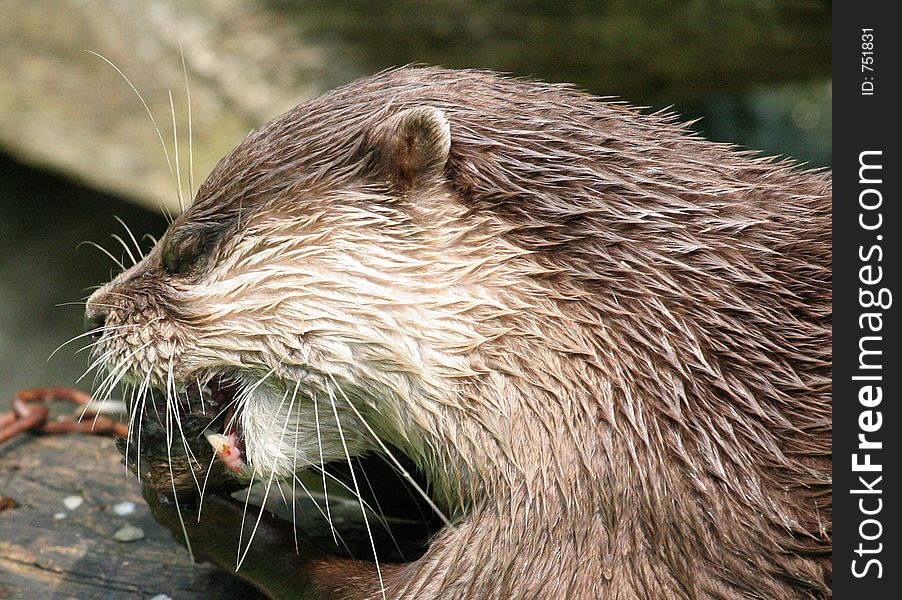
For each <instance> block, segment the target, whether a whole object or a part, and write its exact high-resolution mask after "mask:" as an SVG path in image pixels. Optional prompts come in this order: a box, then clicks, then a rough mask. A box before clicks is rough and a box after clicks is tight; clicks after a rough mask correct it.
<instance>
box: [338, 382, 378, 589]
mask: <svg viewBox="0 0 902 600" xmlns="http://www.w3.org/2000/svg"><path fill="white" fill-rule="evenodd" d="M333 383H334V379H333ZM332 387H333V386H326V388H327V390H328V392H329V402H331V404H332V414H333V415H335V424H336V425H337V427H338V437H339V438H340V439H341V446H342V448H344V451H345V457H346V458H347V459H348V468H349V469H350V471H351V482H352V483H353V484H354V491H355V492H356V494H357V500H358V502H359V503H360V512H361V514H362V515H363V524H364V525H365V526H366V533H367V535H368V536H369V538H370V547H371V548H372V550H373V561H374V562H375V563H376V574H377V575H378V576H379V589H380V590H381V592H382V600H386V596H385V581H384V580H383V579H382V568H381V567H380V566H379V556H378V555H377V553H376V541H375V540H374V539H373V531H372V529H371V528H370V520H369V519H368V518H367V516H366V508H365V507H364V506H363V497H362V496H361V495H360V485H358V483H357V475H355V474H354V465H353V464H351V453H350V452H348V444H347V442H346V440H345V435H344V431H343V430H342V427H341V419H339V418H338V407H337V406H336V405H335V394H334V393H333V391H332Z"/></svg>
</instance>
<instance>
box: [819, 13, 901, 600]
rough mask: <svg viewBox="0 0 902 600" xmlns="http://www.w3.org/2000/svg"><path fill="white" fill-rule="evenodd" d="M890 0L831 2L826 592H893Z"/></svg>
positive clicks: (897, 587)
mask: <svg viewBox="0 0 902 600" xmlns="http://www.w3.org/2000/svg"><path fill="white" fill-rule="evenodd" d="M895 5H896V3H894V2H874V1H851V0H840V1H837V2H834V3H833V185H834V189H833V333H834V344H833V380H834V386H833V426H834V431H833V474H834V478H833V505H834V513H833V531H834V536H833V590H834V597H835V598H837V599H840V600H842V599H845V598H853V599H855V600H862V599H864V598H867V599H872V598H873V599H882V598H900V597H902V551H900V546H902V529H900V524H902V519H900V513H902V493H900V489H902V465H900V462H902V460H900V459H902V456H900V455H902V410H900V408H899V407H900V403H902V385H900V382H902V360H900V351H899V347H900V345H902V331H900V327H899V322H900V315H899V313H900V306H898V305H900V304H902V289H900V286H899V282H900V272H902V252H900V237H902V217H900V211H899V208H898V207H899V203H900V198H899V179H900V178H902V172H900V170H899V164H900V161H899V148H900V145H902V144H900V140H899V137H900V136H902V133H900V132H902V128H900V127H899V122H900V119H899V112H900V110H902V102H900V100H902V98H900V96H899V94H898V86H897V84H896V80H897V79H898V77H899V75H900V73H899V70H900V69H899V67H900V64H902V59H900V57H902V53H900V44H899V38H900V35H902V23H900V22H899V20H898V19H897V18H895V17H894V16H893V15H891V12H894V11H891V10H890V9H891V8H894V7H895Z"/></svg>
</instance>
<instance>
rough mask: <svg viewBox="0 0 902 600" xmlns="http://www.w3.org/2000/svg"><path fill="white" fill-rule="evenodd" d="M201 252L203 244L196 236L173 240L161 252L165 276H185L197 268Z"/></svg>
mask: <svg viewBox="0 0 902 600" xmlns="http://www.w3.org/2000/svg"><path fill="white" fill-rule="evenodd" d="M203 252H204V244H203V241H202V239H201V238H200V237H198V236H185V237H181V238H173V239H171V240H169V243H168V244H166V247H165V248H164V250H163V256H162V263H163V272H164V273H166V274H167V275H187V274H189V273H191V272H192V271H194V270H195V269H196V268H197V267H198V266H199V263H200V259H201V257H202V256H203Z"/></svg>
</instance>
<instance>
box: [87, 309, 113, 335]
mask: <svg viewBox="0 0 902 600" xmlns="http://www.w3.org/2000/svg"><path fill="white" fill-rule="evenodd" d="M108 314H109V311H108V310H107V309H106V307H104V306H99V305H98V304H96V303H94V302H91V301H90V300H89V301H88V304H87V306H86V307H85V331H90V332H91V339H92V340H93V341H95V342H96V341H97V340H99V339H100V336H102V335H103V326H104V325H106V319H107V316H108Z"/></svg>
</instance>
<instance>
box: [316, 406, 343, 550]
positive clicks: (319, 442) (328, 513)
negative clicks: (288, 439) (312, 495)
mask: <svg viewBox="0 0 902 600" xmlns="http://www.w3.org/2000/svg"><path fill="white" fill-rule="evenodd" d="M312 396H313V420H314V421H316V444H317V445H318V446H319V464H320V470H321V471H322V473H323V495H324V496H325V500H326V520H327V521H329V529H330V530H331V531H332V539H333V541H335V543H336V544H338V537H337V536H338V533H337V532H336V531H335V526H334V525H332V509H331V508H329V488H328V487H326V461H325V459H324V458H323V436H322V434H321V433H320V424H319V402H317V400H316V394H313V395H312Z"/></svg>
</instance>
